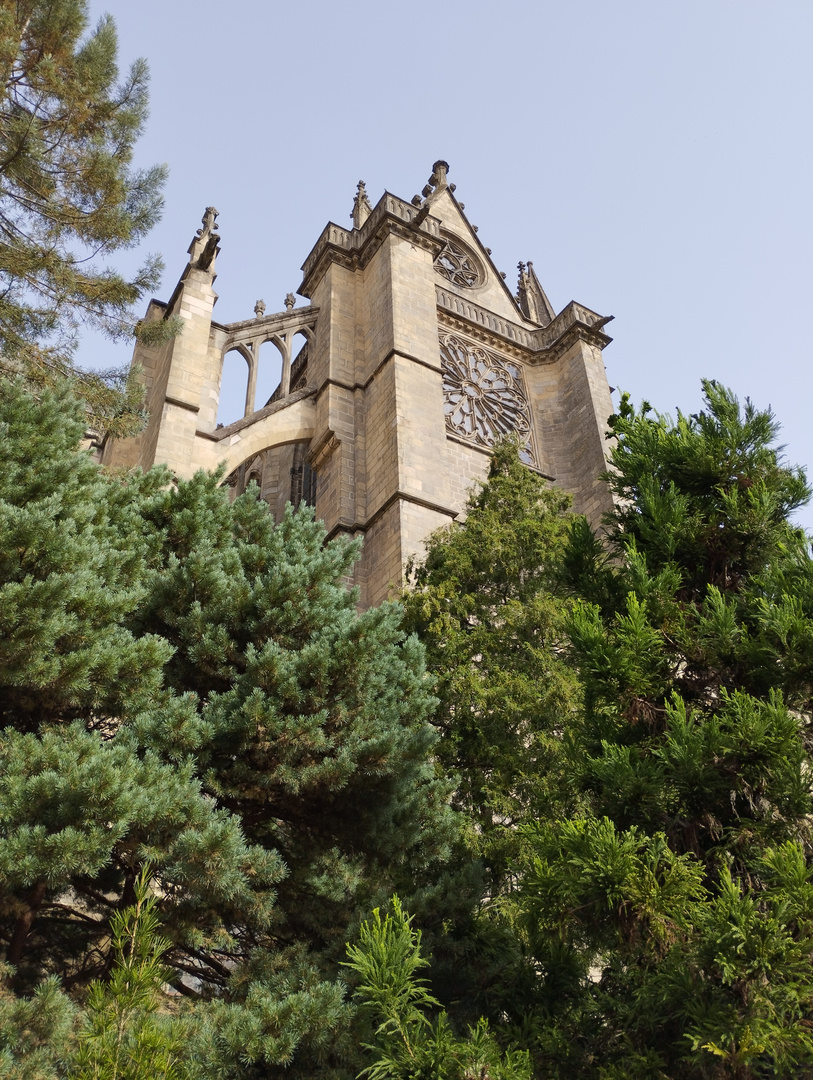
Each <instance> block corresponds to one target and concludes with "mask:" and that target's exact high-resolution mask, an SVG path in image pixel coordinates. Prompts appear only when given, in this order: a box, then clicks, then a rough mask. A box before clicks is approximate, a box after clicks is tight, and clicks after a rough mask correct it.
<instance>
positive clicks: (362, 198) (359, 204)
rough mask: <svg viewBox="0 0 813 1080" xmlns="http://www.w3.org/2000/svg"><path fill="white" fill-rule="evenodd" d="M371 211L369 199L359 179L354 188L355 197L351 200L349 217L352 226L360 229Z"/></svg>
mask: <svg viewBox="0 0 813 1080" xmlns="http://www.w3.org/2000/svg"><path fill="white" fill-rule="evenodd" d="M372 212H373V208H372V206H371V205H370V200H369V199H368V198H367V189H366V187H365V185H364V181H363V180H359V182H358V186H357V189H356V197H355V199H354V200H353V212H352V213H351V215H350V217H351V218H352V219H353V228H354V229H360V228H361V226H362V225H363V224H364V222H365V221H366V220H367V218H368V217H369V216H370V214H371V213H372Z"/></svg>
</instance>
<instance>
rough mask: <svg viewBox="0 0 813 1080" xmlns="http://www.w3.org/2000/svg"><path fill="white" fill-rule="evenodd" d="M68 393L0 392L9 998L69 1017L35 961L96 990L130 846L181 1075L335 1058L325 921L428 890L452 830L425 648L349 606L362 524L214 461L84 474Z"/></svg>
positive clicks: (4, 901) (348, 1047) (349, 1052)
mask: <svg viewBox="0 0 813 1080" xmlns="http://www.w3.org/2000/svg"><path fill="white" fill-rule="evenodd" d="M81 416H82V411H81V408H79V407H78V406H76V405H75V404H71V403H70V402H68V401H67V399H66V398H65V397H64V395H63V396H61V397H60V396H58V395H54V394H52V393H51V392H50V391H47V392H44V393H43V394H42V395H40V396H39V398H38V399H35V398H33V397H32V396H31V395H30V394H29V393H28V392H27V391H26V390H25V389H24V388H23V387H22V386H21V385H18V384H15V385H13V386H11V388H10V392H9V394H8V395H6V396H5V397H3V398H2V399H0V424H2V425H3V427H2V432H3V436H4V437H3V440H2V442H1V443H0V453H2V455H3V460H2V466H3V467H2V469H0V599H1V600H2V611H3V616H2V617H3V619H4V620H5V621H4V625H3V631H4V634H3V641H2V646H0V648H2V652H0V680H1V681H2V683H3V695H2V698H0V700H2V711H0V944H2V945H3V946H4V947H5V952H6V958H7V960H8V961H9V963H10V964H11V965H12V966H13V969H12V970H9V971H8V973H7V982H8V986H9V988H10V989H11V990H13V991H14V992H15V993H16V994H17V995H20V997H19V999H18V1003H17V1004H16V1005H15V1006H14V1007H15V1008H17V1013H14V1015H15V1016H17V1015H18V1013H19V1015H22V1013H20V1010H22V1011H23V1012H25V1009H26V1008H27V1009H28V1010H29V1012H31V1015H32V1016H34V1017H36V1016H38V1015H40V1012H41V1011H42V1010H40V1012H38V1011H37V1010H38V1008H39V1006H38V1005H37V1003H38V1002H40V1001H43V1000H45V999H46V998H47V1000H48V1001H51V1000H52V999H53V1002H54V1003H55V1004H54V1007H53V1010H52V1011H53V1012H54V1014H55V1015H56V1013H59V1011H60V1009H62V1010H63V1014H60V1015H62V1019H61V1020H60V1021H59V1022H60V1023H62V1024H63V1026H64V1024H65V1023H68V1020H66V1019H65V1017H66V1016H67V1012H64V1010H69V1006H70V1002H69V1001H68V1000H67V999H66V998H64V994H63V995H62V996H60V995H59V994H58V993H57V990H56V986H55V984H54V983H53V981H51V982H48V981H47V980H48V978H49V976H58V977H59V980H60V982H61V985H62V987H63V991H67V992H68V994H69V995H71V997H72V998H74V999H75V1000H76V1001H78V1002H80V1003H81V1002H82V1001H83V999H84V995H85V993H86V991H87V987H88V986H89V984H90V983H91V982H93V980H97V983H96V985H97V986H98V987H103V985H104V984H105V983H106V982H107V981H108V980H109V979H110V976H111V971H113V970H114V967H115V965H114V964H113V956H111V951H110V946H109V941H110V934H111V928H115V927H116V926H118V925H119V921H118V920H119V913H120V912H121V911H122V910H124V909H128V908H130V907H132V906H133V905H134V904H135V903H136V901H137V883H138V880H139V874H140V872H141V870H142V868H143V867H144V865H145V864H146V863H149V864H150V865H151V867H152V872H153V882H154V895H155V897H156V903H155V914H156V915H157V916H158V917H160V920H161V935H162V936H163V937H165V938H166V939H167V941H168V943H169V947H168V949H167V951H166V952H165V953H164V954H163V956H162V961H163V963H164V964H165V965H166V968H167V970H168V974H167V976H166V979H167V982H168V983H169V984H171V986H172V987H173V988H174V990H175V991H176V992H177V994H180V995H181V997H182V998H183V999H184V1001H185V1002H187V1003H188V1004H187V1006H186V1007H185V1009H184V1010H183V1013H184V1015H183V1017H182V1019H183V1023H184V1033H185V1057H186V1059H188V1062H190V1063H192V1064H193V1065H194V1070H195V1075H196V1076H199V1077H206V1076H212V1077H217V1076H222V1075H228V1076H229V1077H235V1078H237V1077H239V1076H242V1075H246V1076H248V1075H252V1069H253V1068H255V1067H256V1068H263V1069H265V1070H266V1071H267V1070H271V1069H273V1068H275V1067H278V1068H280V1069H282V1068H283V1067H288V1066H290V1068H288V1069H287V1075H295V1073H296V1072H297V1070H301V1071H304V1072H307V1071H309V1070H310V1069H312V1068H313V1067H314V1064H315V1063H316V1062H319V1061H322V1062H332V1063H334V1064H337V1063H341V1062H342V1061H346V1060H352V1059H353V1056H354V1053H355V1050H354V1048H353V1046H352V1044H351V1043H350V1042H349V1024H350V1018H351V1016H352V1011H353V1010H352V1007H351V1006H350V1005H349V1003H348V1002H347V1000H346V995H345V989H344V982H343V980H342V979H341V978H340V967H339V965H340V962H341V959H342V957H343V954H344V942H345V941H346V939H347V937H348V936H349V935H350V933H351V932H352V927H353V926H354V925H355V924H356V923H357V922H358V920H359V919H360V918H361V914H362V912H363V911H364V910H369V906H370V904H371V903H372V904H375V903H376V902H378V900H379V899H380V898H385V897H386V896H387V895H388V894H389V893H390V892H391V891H392V890H393V889H394V888H403V889H404V890H406V891H408V890H409V889H412V890H413V891H414V890H416V889H421V888H423V889H424V891H425V893H427V894H430V893H431V892H432V890H433V889H436V888H437V879H438V878H439V876H440V871H439V866H440V861H441V860H442V857H443V855H444V853H445V851H446V849H447V848H448V845H449V842H450V840H451V838H452V837H453V835H454V832H455V822H454V815H453V814H452V812H451V811H450V809H449V806H448V783H447V782H446V781H445V780H438V779H437V778H436V777H435V774H434V769H433V766H432V763H431V760H430V752H431V748H432V745H433V742H434V734H433V732H432V729H431V728H430V727H429V726H428V724H427V723H426V716H427V715H428V713H429V711H430V710H431V707H432V704H433V699H432V696H431V693H430V687H429V683H428V680H427V678H426V675H425V671H424V667H423V659H422V652H421V649H420V647H419V646H418V645H417V643H416V642H415V641H414V639H407V638H405V635H404V633H403V631H402V630H401V628H400V612H399V609H398V608H397V606H395V605H386V606H384V607H383V608H381V609H376V610H372V611H369V612H366V613H364V614H363V615H358V614H357V613H356V610H355V599H354V596H353V594H352V593H350V592H349V591H348V590H347V588H346V586H345V580H346V575H347V573H348V571H349V569H350V567H351V565H352V560H353V559H354V558H355V556H356V548H355V547H354V546H352V545H351V546H347V545H345V544H343V543H332V544H327V545H326V544H325V542H324V540H325V536H324V528H323V526H322V525H321V524H320V523H317V522H315V521H314V519H313V516H312V514H310V512H308V511H306V510H300V511H299V512H297V513H293V512H290V513H289V514H288V515H287V517H286V519H285V522H284V523H283V525H282V526H281V527H280V528H276V527H275V526H274V524H273V520H272V518H271V516H270V514H269V512H268V508H267V507H266V506H265V505H264V504H263V503H260V502H258V500H257V499H256V498H255V496H254V493H252V492H250V493H248V494H247V496H245V497H243V498H241V499H238V500H236V501H235V502H234V503H233V504H230V503H229V500H228V497H227V492H226V490H225V489H223V488H222V487H220V486H219V481H218V478H217V477H211V476H208V477H207V476H204V475H202V474H201V475H199V476H197V477H196V478H194V479H193V480H192V481H189V482H187V483H179V484H177V485H173V484H170V483H169V477H168V475H167V474H166V473H165V472H164V471H162V470H159V471H157V472H155V473H150V474H147V475H144V476H142V475H140V474H137V473H136V474H134V475H132V476H128V475H110V474H105V473H103V472H102V471H100V470H99V469H98V467H97V466H95V465H94V464H93V463H92V461H91V460H90V458H89V456H88V455H87V453H85V452H82V451H80V450H78V449H77V443H78V441H79V438H80V436H81V432H82V427H83V425H82V423H81ZM114 953H115V950H114ZM42 980H46V981H45V982H44V983H43V982H42ZM99 980H101V981H100V982H99ZM110 985H111V986H112V984H110ZM38 987H40V988H39V989H38ZM111 993H113V991H111ZM49 994H50V995H51V998H48V995H49ZM94 994H95V995H96V997H99V1001H102V999H104V1001H107V1000H108V997H107V994H108V991H107V990H105V989H97V990H95V991H94ZM31 995H33V996H31ZM54 995H56V996H54ZM114 996H115V994H114ZM93 1000H95V998H94V999H93ZM176 1000H177V999H176ZM26 1002H29V1004H25V1003H26ZM97 1003H98V1002H97ZM113 1004H114V1005H115V1002H114V1003H113ZM116 1007H117V1006H116ZM9 1008H11V1006H9ZM57 1019H58V1018H57ZM15 1022H16V1021H15ZM49 1022H50V1021H49ZM54 1023H56V1020H54ZM42 1024H45V1020H43V1021H42ZM52 1027H53V1024H52ZM43 1030H45V1028H43ZM0 1045H1V1044H0ZM12 1052H13V1053H15V1054H16V1053H17V1050H10V1051H9V1053H12ZM33 1052H34V1049H32V1050H31V1053H33ZM37 1052H39V1051H37ZM26 1053H27V1051H26ZM29 1056H30V1055H29ZM15 1067H16V1066H15ZM26 1067H27V1066H26ZM190 1067H191V1066H190Z"/></svg>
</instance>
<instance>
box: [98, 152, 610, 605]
mask: <svg viewBox="0 0 813 1080" xmlns="http://www.w3.org/2000/svg"><path fill="white" fill-rule="evenodd" d="M448 173H449V166H448V164H447V163H446V162H445V161H436V162H435V164H434V166H433V168H432V175H431V176H430V178H429V180H428V182H427V183H426V185H425V186H424V188H423V190H422V192H421V194H420V195H415V196H414V197H413V198H412V199H410V200H409V201H405V200H403V199H400V198H398V197H396V196H395V195H391V194H389V193H385V194H384V195H383V196H382V197H381V198H380V199H379V201H378V202H377V203H376V205H375V206H372V204H371V203H370V201H369V199H368V196H367V193H366V191H365V186H364V184H363V183H359V185H358V191H357V194H356V197H355V201H354V204H353V210H352V215H351V216H352V227H351V228H344V227H343V226H341V225H334V224H333V223H332V222H330V223H328V224H327V225H326V226H325V228H324V230H323V232H322V234H321V236H320V237H319V238H318V240H317V241H316V243H315V245H314V246H313V248H312V250H311V252H310V254H309V255H308V256H307V258H306V259H305V262H304V264H303V266H302V282H301V284H300V286H299V288H298V293H299V295H300V296H301V297H304V298H305V300H306V304H305V305H304V306H297V301H296V298H295V297H294V295H293V294H289V295H288V296H287V297H286V298H285V304H284V307H285V310H284V311H279V312H276V313H274V314H267V313H266V311H265V305H264V304H263V302H262V301H258V302H257V304H256V306H255V308H254V315H255V317H254V318H253V319H247V320H244V321H242V322H234V323H219V322H217V321H216V320H215V319H214V318H213V308H214V304H215V301H216V299H217V294H216V293H215V291H214V282H215V277H216V271H215V265H216V260H217V253H218V250H219V246H220V236H219V234H218V231H217V211H216V210H215V209H214V208H213V207H208V208H207V210H206V212H205V214H204V216H203V220H202V225H201V228H200V229H198V231H197V233H196V235H195V237H194V238H193V240H192V243H191V245H190V247H189V261H188V263H187V265H186V267H185V268H184V271H183V273H182V275H181V278H180V280H179V281H178V284H177V286H176V287H175V290H174V292H173V293H172V295H171V297H170V298H169V300H167V301H161V300H152V301H151V303H150V306H149V309H148V312H147V315H146V319H147V320H157V319H168V318H170V317H173V316H175V317H179V321H180V325H181V330H180V332H179V333H178V334H176V335H175V337H173V338H171V339H170V340H169V341H165V342H164V343H163V344H161V345H157V346H153V347H148V346H146V345H144V344H137V345H136V349H135V353H134V357H133V362H134V363H135V364H138V366H139V368H140V372H141V375H140V377H141V378H142V379H143V380H144V383H145V388H146V396H147V408H148V410H149V421H148V423H147V426H146V428H145V429H144V431H143V432H141V434H140V435H138V436H136V437H135V438H132V439H124V440H120V441H118V442H109V443H108V444H107V445H106V446H105V447H104V450H103V457H102V460H103V462H104V463H105V464H107V465H111V466H132V465H140V466H142V467H143V468H149V467H150V466H152V465H154V464H165V465H168V466H169V467H170V468H171V469H172V470H173V471H174V472H175V474H176V475H178V476H180V477H189V476H191V475H192V474H193V473H194V472H196V471H197V470H198V469H215V468H217V467H218V465H220V464H222V463H224V464H225V481H224V482H225V483H228V484H229V485H230V486H231V487H232V488H233V490H234V491H235V492H236V493H238V494H239V493H240V492H242V491H243V490H245V488H246V486H247V485H248V484H249V483H250V482H251V481H252V480H253V481H256V483H257V485H258V487H259V492H260V494H261V496H262V498H263V499H265V500H266V501H267V502H268V503H269V506H270V508H271V511H272V512H273V513H274V514H275V516H276V517H277V518H279V517H280V516H281V515H282V513H283V511H284V508H285V505H286V503H287V502H289V501H291V502H293V503H294V504H295V505H298V504H299V502H300V501H301V500H303V499H304V500H305V502H307V503H309V504H310V505H313V506H315V510H316V514H317V516H318V517H319V518H321V519H322V520H323V521H324V523H325V526H326V528H327V531H328V536H329V537H335V536H339V535H346V536H350V537H356V536H362V537H363V538H364V545H363V551H362V557H361V559H360V561H359V563H358V564H357V565H356V569H355V584H356V585H357V586H358V588H359V590H360V603H361V605H362V606H363V607H368V606H371V605H373V604H378V603H380V602H381V601H382V600H384V599H385V598H386V597H387V596H388V595H389V594H390V592H391V590H392V588H393V586H397V585H399V584H400V582H401V580H402V573H403V567H404V564H405V562H406V560H407V559H408V558H409V557H410V556H412V555H414V554H420V553H421V552H422V551H423V541H424V539H425V538H426V536H427V535H428V534H429V533H431V532H432V531H434V530H435V529H437V528H439V527H440V526H443V525H446V524H448V523H449V522H451V521H453V520H454V519H455V518H456V517H457V516H458V515H459V514H460V512H461V510H462V509H463V507H464V504H465V501H466V497H467V494H468V492H469V490H470V488H471V486H472V484H473V483H474V482H475V481H476V480H480V479H482V478H484V477H485V475H486V473H487V471H488V455H489V451H490V448H491V447H492V446H493V445H494V443H495V441H497V440H498V439H500V438H501V437H502V436H504V435H507V434H513V435H516V436H517V437H518V440H519V443H520V453H521V456H522V459H523V460H524V462H525V463H526V465H527V466H528V468H531V469H535V470H537V471H538V472H539V473H541V474H542V475H543V476H545V477H547V478H548V479H550V480H551V481H552V482H555V483H556V484H558V485H559V486H561V487H562V488H564V489H565V490H566V491H569V492H570V493H571V494H572V496H573V503H574V508H575V509H576V510H577V511H579V512H581V513H584V514H586V515H587V516H588V518H589V519H590V520H591V521H593V522H594V523H597V522H598V521H599V520H600V518H601V516H602V514H603V513H604V512H605V511H606V510H608V509H609V506H610V495H609V491H608V490H607V487H606V485H605V484H603V483H602V482H601V481H600V479H599V478H600V476H601V474H602V472H603V471H604V470H605V468H606V459H605V438H604V433H605V429H606V421H607V417H608V416H609V415H610V414H611V412H612V411H613V409H612V404H611V401H610V388H609V387H608V385H607V378H606V374H605V370H604V363H603V360H602V349H603V348H604V346H605V345H608V344H609V342H610V340H611V339H610V338H609V337H608V336H607V334H605V332H604V327H605V326H606V324H607V323H608V322H609V321H610V317H607V316H601V315H598V314H596V312H594V311H591V310H590V309H589V308H586V307H584V306H583V305H582V304H578V303H576V302H575V301H571V302H570V303H569V304H567V306H566V307H565V308H563V310H562V311H560V312H559V313H558V314H556V313H555V312H554V311H553V308H552V307H551V305H550V303H549V301H548V298H547V296H546V295H545V292H544V290H543V288H542V286H541V285H540V283H539V280H538V278H537V275H536V273H535V271H534V268H533V264H532V263H530V262H529V263H527V264H525V263H520V264H519V280H518V285H517V292H516V295H514V294H513V293H512V292H511V290H510V289H509V287H508V286H507V284H506V282H505V280H504V275H503V274H501V273H500V272H499V271H498V270H496V269H495V267H494V264H493V262H492V260H491V251H490V249H489V248H487V247H485V246H484V245H483V243H482V241H481V240H480V239H479V237H478V235H477V229H476V227H475V226H472V225H471V224H470V223H469V220H468V218H467V216H466V213H465V205H464V203H462V202H461V201H460V200H459V199H458V198H457V197H456V195H455V185H454V184H450V183H449V180H448ZM266 342H271V343H273V346H275V347H276V349H277V350H278V351H279V354H280V358H281V377H280V380H279V385H278V386H277V388H276V390H275V391H274V393H273V394H272V395H271V397H270V398H269V399H268V400H267V401H262V400H259V401H258V400H256V398H257V380H258V372H259V370H260V366H261V364H262V363H263V362H264V360H265V357H266V356H267V350H264V352H263V358H262V359H261V355H260V347H261V346H262V345H263V344H265V343H266ZM230 352H236V353H238V354H239V355H240V356H242V357H243V359H244V360H245V363H246V365H247V368H248V379H247V392H246V401H245V414H244V416H243V417H242V418H241V419H238V420H236V421H234V422H233V423H230V424H228V425H225V426H222V425H218V423H217V413H218V404H219V401H220V392H221V383H222V379H223V363H224V358H225V356H226V355H227V353H230Z"/></svg>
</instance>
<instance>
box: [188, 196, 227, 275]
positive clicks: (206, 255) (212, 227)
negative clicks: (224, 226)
mask: <svg viewBox="0 0 813 1080" xmlns="http://www.w3.org/2000/svg"><path fill="white" fill-rule="evenodd" d="M217 214H218V212H217V210H216V209H215V208H214V206H207V207H206V209H205V210H204V211H203V217H202V218H201V219H200V220H201V227H200V228H199V229H198V231H197V232H196V233H195V235H194V236H193V238H192V243H191V244H190V245H189V264H190V266H194V267H196V268H197V269H198V270H210V271H211V272H212V273H214V261H215V256H216V255H217V252H218V246H217V245H218V244H219V243H220V235H219V233H218V231H217ZM212 280H214V278H213V279H212Z"/></svg>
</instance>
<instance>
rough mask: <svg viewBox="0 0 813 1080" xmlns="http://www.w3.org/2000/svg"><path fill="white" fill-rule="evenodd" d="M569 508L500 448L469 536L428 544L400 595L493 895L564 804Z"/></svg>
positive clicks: (470, 509)
mask: <svg viewBox="0 0 813 1080" xmlns="http://www.w3.org/2000/svg"><path fill="white" fill-rule="evenodd" d="M568 504H569V500H568V497H567V496H566V495H564V494H563V493H562V492H561V491H558V490H556V489H554V488H551V487H550V486H549V485H548V484H547V482H546V481H544V480H543V479H542V477H540V476H539V475H538V474H536V473H534V472H531V470H529V469H527V468H526V467H525V466H524V465H522V464H521V462H520V460H519V455H518V453H517V447H516V445H515V444H513V443H512V442H510V441H509V442H506V443H504V444H502V445H500V446H498V447H497V448H496V449H495V451H494V454H493V457H492V460H491V466H490V472H489V478H488V482H487V483H486V484H485V485H482V486H481V487H480V488H479V490H475V491H474V492H473V493H472V495H471V496H470V498H469V501H468V503H467V506H466V516H465V522H464V524H463V526H462V527H461V526H460V525H458V524H454V525H451V526H449V527H448V528H447V529H444V530H441V531H439V532H437V533H435V534H434V535H433V536H432V537H430V539H429V541H428V542H427V553H426V559H425V561H424V562H423V563H422V564H421V565H420V566H416V567H414V568H413V588H412V589H411V590H410V591H409V592H407V593H406V594H405V597H404V604H405V608H406V618H407V625H408V626H409V627H410V628H413V629H415V630H416V631H417V632H418V634H419V636H420V638H421V641H422V642H423V644H424V646H425V648H426V652H427V663H428V665H429V667H430V670H431V671H432V673H433V674H434V675H435V676H436V678H437V689H436V693H437V695H438V697H439V699H440V701H439V707H438V709H437V711H436V713H435V717H434V723H435V725H436V727H437V728H438V730H439V732H440V734H441V739H440V742H439V744H438V748H437V755H438V758H439V761H440V762H441V765H442V767H443V769H444V770H445V771H447V772H449V773H451V774H456V775H457V777H458V786H457V791H456V793H455V802H456V805H457V806H458V807H460V808H461V809H463V810H465V811H466V812H467V814H468V815H469V816H470V819H471V821H472V826H473V828H472V831H471V837H470V839H471V843H472V846H473V848H474V850H475V852H476V853H477V854H478V855H479V856H481V857H482V858H483V859H484V860H485V861H486V864H487V865H488V867H489V869H490V871H491V887H492V889H493V890H495V891H499V890H500V889H501V887H502V882H503V878H504V876H505V874H506V873H507V870H508V867H509V865H510V862H511V860H512V859H513V858H514V857H515V856H516V852H517V842H516V829H515V826H516V825H517V824H518V823H520V822H522V821H523V820H525V818H526V817H527V815H528V814H529V813H530V812H531V811H532V810H533V811H534V812H536V811H538V810H539V809H540V808H541V807H542V806H543V805H547V806H548V807H549V808H550V807H551V806H553V805H554V804H555V803H556V800H557V799H558V797H559V790H558V788H557V779H558V775H559V766H558V761H559V758H560V756H561V745H562V744H561V739H560V737H559V736H560V734H561V731H562V727H563V725H564V723H565V722H566V718H567V716H568V714H569V713H570V712H572V711H573V709H574V707H575V700H576V699H575V692H574V682H573V679H572V676H571V673H570V671H569V670H568V668H567V667H566V665H565V664H564V663H563V662H562V659H561V657H560V656H559V650H560V648H561V645H562V642H563V634H564V623H565V613H566V610H565V605H564V603H563V601H562V600H561V599H560V598H558V597H557V595H556V593H557V588H558V576H557V564H558V557H559V551H560V550H561V548H562V546H563V545H564V542H565V538H566V535H567V522H568V519H567V517H566V510H567V507H568Z"/></svg>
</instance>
